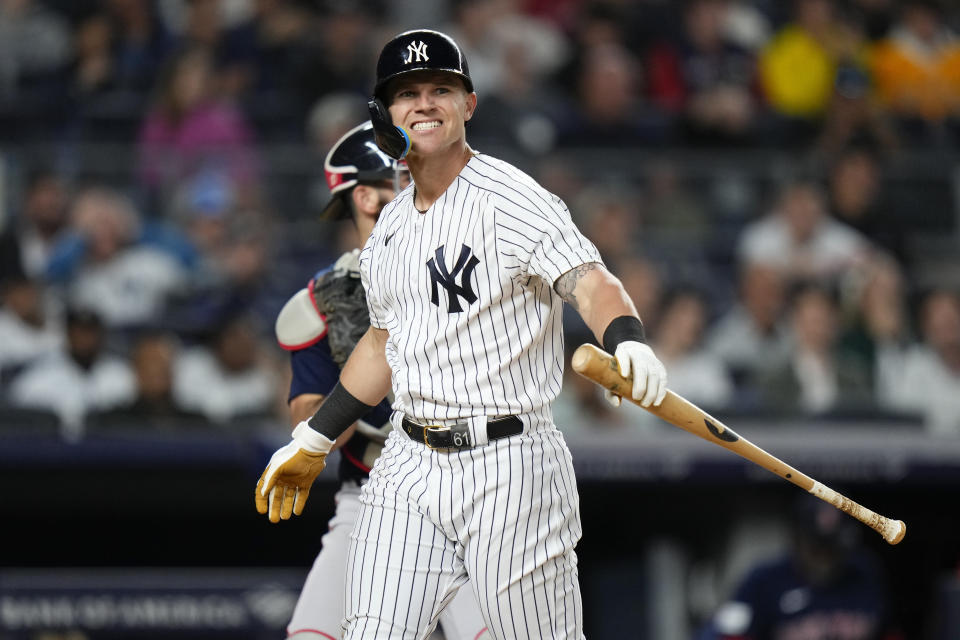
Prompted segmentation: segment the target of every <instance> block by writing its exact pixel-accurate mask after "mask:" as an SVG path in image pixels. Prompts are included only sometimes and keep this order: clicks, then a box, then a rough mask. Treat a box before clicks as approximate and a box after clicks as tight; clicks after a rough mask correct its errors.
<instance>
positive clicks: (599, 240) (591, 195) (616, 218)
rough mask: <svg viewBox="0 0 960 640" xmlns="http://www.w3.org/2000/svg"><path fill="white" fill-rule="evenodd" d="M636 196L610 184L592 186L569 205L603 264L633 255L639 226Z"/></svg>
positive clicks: (639, 207)
mask: <svg viewBox="0 0 960 640" xmlns="http://www.w3.org/2000/svg"><path fill="white" fill-rule="evenodd" d="M642 204H643V200H642V198H641V195H640V193H639V192H638V191H637V190H635V189H632V188H629V187H628V186H626V185H624V184H622V183H617V182H614V181H610V182H608V183H606V184H600V183H597V184H594V185H593V186H591V187H587V188H585V189H584V190H583V191H581V192H580V194H579V195H578V200H577V201H576V202H574V203H571V207H572V208H573V210H574V211H578V212H579V214H580V216H582V218H583V225H584V227H585V228H586V229H587V230H586V232H585V233H586V234H587V236H588V237H589V238H591V239H592V240H593V241H594V243H596V245H597V249H598V250H599V251H600V255H601V256H603V259H604V261H605V262H617V261H618V260H622V259H625V258H627V257H628V256H632V255H634V254H635V253H636V252H637V249H638V247H639V242H640V232H641V227H642V214H641V211H642Z"/></svg>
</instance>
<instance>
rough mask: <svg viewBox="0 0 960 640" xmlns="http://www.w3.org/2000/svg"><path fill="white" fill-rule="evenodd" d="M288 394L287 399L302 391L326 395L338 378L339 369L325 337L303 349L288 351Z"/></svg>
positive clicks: (300, 393)
mask: <svg viewBox="0 0 960 640" xmlns="http://www.w3.org/2000/svg"><path fill="white" fill-rule="evenodd" d="M290 369H291V373H292V377H291V380H290V395H289V397H288V398H287V401H288V402H289V401H290V400H293V399H294V398H296V397H297V396H299V395H302V394H304V393H313V394H319V395H324V396H325V395H327V394H329V393H330V391H331V390H332V389H333V387H334V386H335V385H336V384H337V380H339V379H340V369H339V368H338V367H337V363H336V362H335V361H334V359H333V355H332V354H331V352H330V344H329V343H328V342H327V338H323V339H322V340H320V341H319V342H317V343H315V344H313V345H310V346H309V347H306V348H304V349H298V350H297V351H291V352H290Z"/></svg>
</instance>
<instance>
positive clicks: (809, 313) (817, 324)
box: [757, 283, 875, 415]
mask: <svg viewBox="0 0 960 640" xmlns="http://www.w3.org/2000/svg"><path fill="white" fill-rule="evenodd" d="M839 313H840V312H839V306H838V301H837V299H836V295H835V294H834V293H833V292H832V291H831V290H829V289H828V288H826V287H824V286H823V285H822V284H816V283H801V284H797V285H795V288H794V291H793V293H792V295H791V296H790V304H789V321H790V329H791V332H792V344H793V349H792V352H791V354H790V359H789V360H788V361H787V362H786V363H784V364H783V365H781V366H780V367H779V368H777V369H774V370H772V371H770V372H768V373H766V374H764V375H762V376H761V377H760V378H759V380H758V383H757V384H758V389H759V392H760V397H761V406H762V407H763V408H764V409H767V410H770V411H773V412H782V413H787V414H798V415H823V414H827V413H831V412H833V413H849V412H853V413H856V412H863V411H869V410H870V409H872V408H874V407H875V404H874V401H873V396H872V393H871V391H872V389H871V385H870V380H869V376H868V374H867V372H866V371H864V369H863V367H862V366H861V363H860V361H859V360H857V359H855V358H852V357H850V356H849V355H848V354H846V353H845V352H843V351H842V350H841V349H840V348H839V342H838V338H839V332H840V330H841V325H840V315H839Z"/></svg>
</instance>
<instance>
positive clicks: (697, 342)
mask: <svg viewBox="0 0 960 640" xmlns="http://www.w3.org/2000/svg"><path fill="white" fill-rule="evenodd" d="M659 306H660V313H659V315H658V321H657V325H656V330H655V332H651V335H652V336H653V344H652V346H653V348H654V349H656V351H657V354H658V356H659V357H660V358H661V360H662V361H663V364H664V366H666V367H668V368H669V369H668V370H669V371H670V390H671V391H674V392H675V393H678V394H680V395H681V396H683V397H684V398H686V399H688V400H689V401H690V402H693V403H695V404H697V405H699V406H701V407H703V408H704V409H706V410H707V411H718V410H722V409H726V408H727V407H729V405H730V403H731V402H732V400H733V392H734V385H733V379H732V378H731V376H730V374H729V373H727V370H726V368H725V367H724V366H723V362H722V361H721V360H720V359H719V358H717V357H716V356H714V355H713V354H712V353H710V352H709V351H707V350H706V349H705V348H704V331H705V329H706V326H707V324H708V322H709V321H710V314H709V310H708V308H707V303H706V299H705V297H704V295H703V293H702V292H701V291H699V290H698V289H697V288H696V287H692V286H687V285H675V286H673V287H671V288H670V289H668V290H667V291H666V292H665V293H664V295H663V298H662V300H661V301H660V305H659ZM619 412H623V415H624V416H625V419H626V422H627V423H628V424H631V425H642V426H643V428H645V429H656V428H659V426H661V425H662V421H661V420H660V419H659V418H657V417H656V416H654V415H653V414H652V413H650V412H649V411H646V410H645V409H643V408H642V407H640V406H638V405H636V404H634V403H632V402H623V403H622V406H621V408H620V409H619V410H618V413H619Z"/></svg>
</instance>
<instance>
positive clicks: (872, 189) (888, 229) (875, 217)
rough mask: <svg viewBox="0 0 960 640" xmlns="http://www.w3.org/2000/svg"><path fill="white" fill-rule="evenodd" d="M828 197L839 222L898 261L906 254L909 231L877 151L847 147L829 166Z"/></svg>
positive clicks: (831, 210) (829, 204)
mask: <svg viewBox="0 0 960 640" xmlns="http://www.w3.org/2000/svg"><path fill="white" fill-rule="evenodd" d="M827 198H828V206H829V209H830V212H831V213H832V214H833V215H834V216H835V217H836V218H837V219H838V220H839V221H840V222H842V223H844V224H846V225H848V226H850V227H851V228H853V229H855V230H856V231H859V232H860V233H861V234H863V235H864V236H865V237H866V238H868V239H869V240H870V241H871V242H872V243H873V244H874V245H876V246H877V247H879V248H881V249H884V250H885V251H887V252H888V253H890V254H891V255H892V256H893V257H894V258H896V259H897V260H899V261H903V260H904V259H905V258H906V257H907V256H906V240H907V238H906V236H907V235H908V233H907V232H908V230H907V228H906V227H905V224H904V222H903V221H901V220H900V219H899V217H898V215H897V214H898V212H897V211H895V210H894V209H893V208H892V205H891V204H890V202H889V198H888V197H887V193H886V183H885V175H884V171H883V168H882V167H881V165H880V159H879V158H878V157H877V154H876V153H875V152H874V151H872V150H871V149H869V148H867V147H861V146H853V147H848V148H846V149H844V150H843V151H842V152H841V153H840V154H839V155H838V156H837V157H836V159H835V160H834V162H833V163H832V164H831V165H830V168H829V175H828V176H827Z"/></svg>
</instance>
